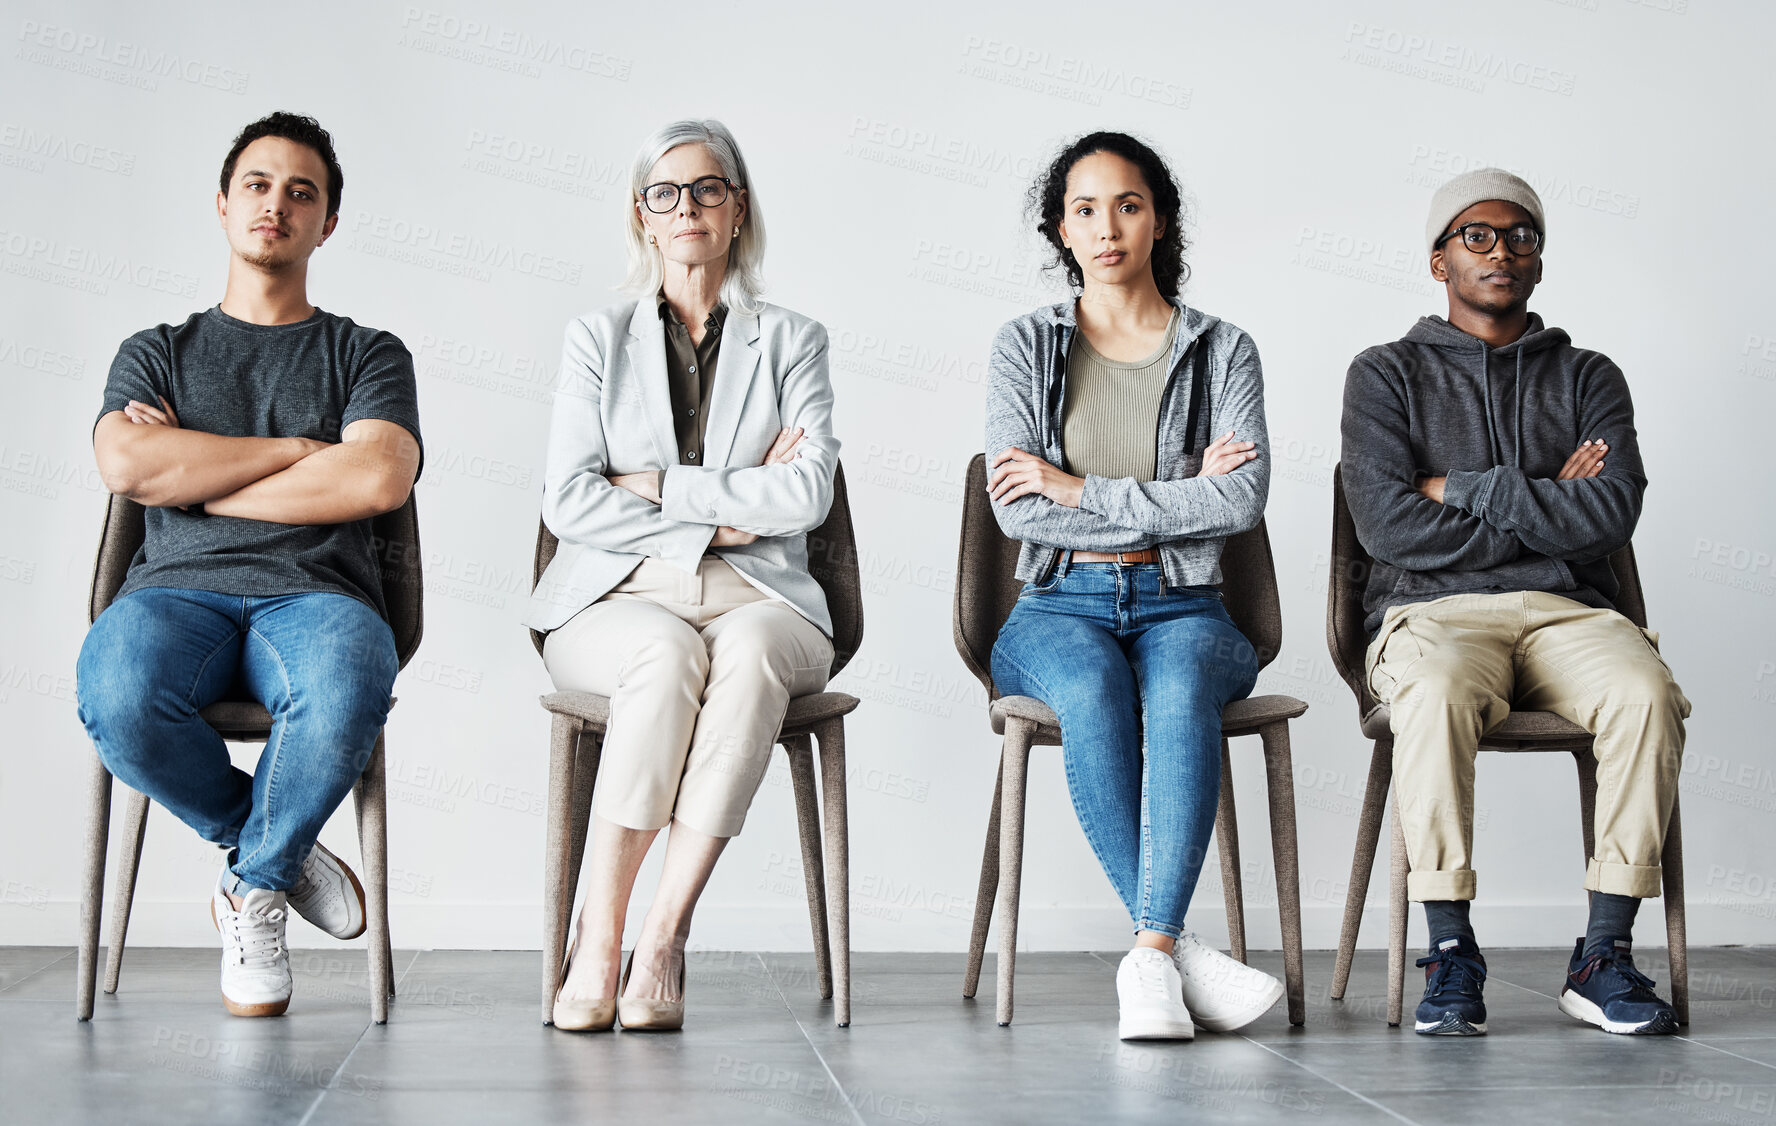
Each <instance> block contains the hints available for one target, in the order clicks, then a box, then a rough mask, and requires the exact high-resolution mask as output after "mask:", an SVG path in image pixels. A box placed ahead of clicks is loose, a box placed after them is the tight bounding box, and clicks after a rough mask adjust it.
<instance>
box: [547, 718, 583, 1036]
mask: <svg viewBox="0 0 1776 1126" xmlns="http://www.w3.org/2000/svg"><path fill="white" fill-rule="evenodd" d="M553 719H554V722H553V724H552V725H551V731H550V735H549V797H548V814H547V818H546V821H545V823H544V826H543V990H542V992H543V1023H544V1024H552V1023H553V1022H554V1020H555V993H556V991H557V990H559V989H560V988H561V961H562V959H563V958H564V957H566V955H567V925H568V914H569V912H571V911H572V910H573V892H574V887H573V880H574V876H575V875H577V873H575V872H573V871H571V870H570V869H569V867H568V861H569V860H570V856H569V852H570V850H571V848H572V845H571V843H570V842H569V840H568V837H569V835H570V831H569V822H570V821H571V820H572V815H573V784H574V757H575V752H576V751H577V750H578V748H579V743H580V729H581V726H582V724H581V722H580V721H579V720H577V719H575V718H574V717H572V716H567V715H562V714H560V713H559V712H557V713H554V716H553Z"/></svg>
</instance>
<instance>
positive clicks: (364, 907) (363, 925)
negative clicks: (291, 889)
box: [290, 841, 370, 942]
mask: <svg viewBox="0 0 1776 1126" xmlns="http://www.w3.org/2000/svg"><path fill="white" fill-rule="evenodd" d="M315 847H316V848H318V849H320V850H321V855H322V856H325V857H326V858H327V859H329V860H331V861H332V862H333V864H334V866H335V867H337V868H338V869H339V870H340V872H342V873H344V875H345V879H346V882H347V883H349V884H350V885H351V891H352V895H354V896H356V897H357V901H358V929H357V930H355V931H352V932H351V933H350V934H336V933H334V932H333V931H326V933H328V934H331V935H333V937H334V938H337V939H339V940H340V941H341V942H348V941H350V940H351V939H354V938H357V937H358V936H359V935H361V934H363V933H364V931H365V930H367V929H368V928H369V925H370V905H369V903H368V902H367V901H366V900H365V898H364V885H363V884H361V883H359V882H358V874H357V873H356V872H354V871H352V870H351V865H350V864H347V863H346V862H345V861H343V860H341V859H339V857H338V855H337V854H336V853H334V852H333V850H332V849H330V848H328V847H327V846H325V845H323V844H322V843H321V842H320V841H316V842H315ZM290 906H291V910H295V909H296V908H295V904H291V905H290ZM296 913H297V914H298V915H302V912H301V911H296ZM302 917H303V918H304V919H307V918H308V916H307V915H302ZM322 930H326V928H324V927H323V928H322Z"/></svg>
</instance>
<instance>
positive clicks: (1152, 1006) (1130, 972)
mask: <svg viewBox="0 0 1776 1126" xmlns="http://www.w3.org/2000/svg"><path fill="white" fill-rule="evenodd" d="M1116 1000H1117V1004H1118V1006H1119V1008H1120V1010H1121V1019H1120V1020H1119V1021H1118V1022H1117V1035H1118V1036H1120V1037H1121V1038H1122V1039H1124V1040H1190V1039H1194V1038H1195V1036H1196V1027H1195V1026H1194V1025H1192V1024H1191V1023H1190V1010H1189V1009H1187V1008H1185V1007H1184V998H1183V996H1182V994H1181V993H1180V990H1179V982H1178V969H1177V967H1176V966H1174V965H1172V960H1171V958H1169V957H1167V956H1166V953H1165V951H1163V950H1155V949H1154V948H1153V947H1151V946H1137V947H1135V948H1134V949H1133V950H1130V951H1129V952H1128V954H1127V956H1125V957H1124V958H1123V959H1122V965H1120V966H1118V967H1117V969H1116Z"/></svg>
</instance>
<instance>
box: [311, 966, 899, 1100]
mask: <svg viewBox="0 0 1776 1126" xmlns="http://www.w3.org/2000/svg"><path fill="white" fill-rule="evenodd" d="M752 956H753V957H754V958H757V959H758V964H759V968H760V969H761V970H763V971H765V977H766V979H767V980H769V981H770V983H771V985H772V986H773V987H775V988H776V990H777V999H778V1000H779V1001H782V1002H783V1009H784V1011H785V1012H787V1013H788V1014H789V1019H790V1020H793V1021H795V1026H796V1031H797V1032H800V1033H801V1034H802V1039H803V1040H805V1041H807V1043H808V1048H809V1049H810V1050H811V1051H812V1052H813V1053H814V1058H815V1059H817V1060H819V1061H820V1067H821V1070H823V1071H825V1072H826V1077H827V1078H828V1079H830V1080H832V1085H833V1090H835V1091H837V1092H838V1093H839V1098H840V1099H842V1100H843V1101H844V1103H845V1109H846V1110H848V1111H850V1112H851V1119H852V1121H853V1122H856V1123H857V1126H867V1123H865V1122H864V1120H863V1115H861V1114H859V1113H858V1112H857V1107H856V1106H855V1105H854V1104H853V1103H852V1102H851V1095H850V1094H849V1093H848V1092H847V1091H846V1090H845V1085H844V1084H843V1083H841V1082H839V1077H838V1076H837V1075H834V1074H833V1069H832V1065H830V1064H828V1063H827V1062H826V1057H825V1056H824V1055H822V1054H821V1052H820V1046H819V1045H818V1044H816V1043H814V1038H813V1037H812V1036H809V1035H808V1029H807V1027H806V1026H805V1025H803V1024H802V1019H801V1018H800V1017H798V1016H796V1014H795V1009H794V1007H792V1006H791V1005H790V1003H789V996H788V995H787V994H785V993H784V992H783V986H781V985H779V984H777V975H775V974H773V973H772V972H771V967H770V965H769V964H767V963H766V962H765V956H764V955H763V954H761V953H758V952H757V951H754V952H753V955H752ZM299 1126H300V1124H299Z"/></svg>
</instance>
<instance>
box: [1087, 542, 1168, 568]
mask: <svg viewBox="0 0 1776 1126" xmlns="http://www.w3.org/2000/svg"><path fill="white" fill-rule="evenodd" d="M1073 562H1075V563H1120V564H1123V565H1124V566H1128V565H1131V564H1134V563H1158V562H1159V549H1158V548H1156V547H1150V548H1147V549H1146V550H1144V551H1075V552H1074V553H1073Z"/></svg>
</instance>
